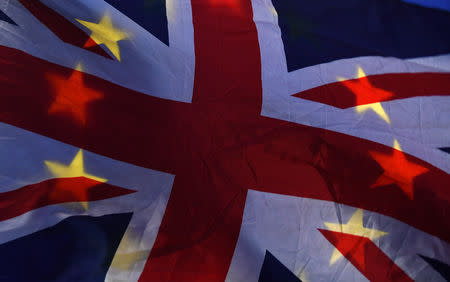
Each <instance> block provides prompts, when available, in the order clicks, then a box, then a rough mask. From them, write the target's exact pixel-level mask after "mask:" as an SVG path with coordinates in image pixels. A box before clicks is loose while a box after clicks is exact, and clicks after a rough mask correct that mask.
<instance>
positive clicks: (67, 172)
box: [44, 150, 107, 210]
mask: <svg viewBox="0 0 450 282" xmlns="http://www.w3.org/2000/svg"><path fill="white" fill-rule="evenodd" d="M44 163H45V164H46V165H47V167H48V169H49V170H50V172H51V173H52V174H53V175H54V176H55V177H57V178H71V177H86V178H89V179H92V180H95V181H98V182H102V183H104V182H106V181H107V179H105V178H100V177H97V176H94V175H91V174H88V173H86V172H85V171H84V164H83V151H82V150H79V151H78V153H77V154H76V156H75V158H74V159H73V160H72V162H71V163H70V165H68V166H66V165H63V164H60V163H57V162H52V161H44ZM71 192H72V193H74V194H76V195H78V199H86V198H87V197H86V196H87V195H86V193H87V190H84V191H71ZM81 205H82V206H83V208H84V209H85V210H87V209H88V204H87V202H86V201H82V202H81Z"/></svg>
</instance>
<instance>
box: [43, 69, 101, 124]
mask: <svg viewBox="0 0 450 282" xmlns="http://www.w3.org/2000/svg"><path fill="white" fill-rule="evenodd" d="M48 81H49V82H50V84H51V85H52V87H53V90H54V93H55V97H54V100H53V102H52V104H51V105H50V107H49V109H48V113H49V114H55V113H59V114H69V115H71V116H72V117H73V118H74V119H75V120H76V121H77V122H79V123H80V124H82V125H84V124H86V118H87V106H88V105H87V104H88V103H90V102H92V101H94V100H98V99H101V98H103V94H101V93H99V92H97V91H95V90H93V89H90V88H89V87H86V86H85V85H84V82H83V73H82V72H80V71H78V70H74V71H73V73H72V74H71V75H70V77H69V78H65V77H63V76H61V75H54V74H49V75H48Z"/></svg>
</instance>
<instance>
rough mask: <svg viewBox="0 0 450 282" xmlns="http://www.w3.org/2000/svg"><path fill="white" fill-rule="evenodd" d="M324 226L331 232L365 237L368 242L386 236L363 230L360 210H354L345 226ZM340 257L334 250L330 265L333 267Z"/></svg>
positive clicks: (375, 231) (336, 250)
mask: <svg viewBox="0 0 450 282" xmlns="http://www.w3.org/2000/svg"><path fill="white" fill-rule="evenodd" d="M324 224H325V226H326V227H327V228H328V229H329V230H331V231H334V232H341V233H347V234H351V235H355V236H361V237H366V238H369V239H370V240H374V239H376V238H378V237H381V236H384V235H387V234H388V233H386V232H383V231H380V230H376V229H370V228H365V227H364V226H363V211H362V210H361V209H358V210H356V212H355V213H354V214H353V215H352V217H351V218H350V220H349V221H348V222H347V223H346V224H341V223H329V222H325V223H324ZM341 257H342V254H341V252H339V250H338V249H334V251H333V254H332V255H331V259H330V265H333V264H334V263H335V262H336V261H337V260H339V259H340V258H341Z"/></svg>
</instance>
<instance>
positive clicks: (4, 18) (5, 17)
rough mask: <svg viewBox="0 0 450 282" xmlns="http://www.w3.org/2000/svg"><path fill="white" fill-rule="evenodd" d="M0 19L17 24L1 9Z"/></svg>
mask: <svg viewBox="0 0 450 282" xmlns="http://www.w3.org/2000/svg"><path fill="white" fill-rule="evenodd" d="M0 21H4V22H7V23H10V24H13V25H17V24H16V23H15V22H14V21H13V20H11V18H10V17H8V16H7V15H6V14H5V13H3V11H2V10H0Z"/></svg>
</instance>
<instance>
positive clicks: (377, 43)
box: [272, 0, 450, 71]
mask: <svg viewBox="0 0 450 282" xmlns="http://www.w3.org/2000/svg"><path fill="white" fill-rule="evenodd" d="M272 2H273V4H274V6H275V8H276V10H277V13H278V22H279V26H280V28H281V32H282V40H283V44H284V49H285V52H286V59H287V65H288V70H289V71H292V70H296V69H300V68H303V67H307V66H312V65H317V64H320V63H326V62H330V61H334V60H338V59H344V58H352V57H359V56H372V55H375V56H393V57H398V58H414V57H423V56H432V55H438V54H446V53H449V52H450V36H449V35H448V34H449V33H448V27H449V26H450V13H449V12H447V11H443V10H438V9H431V8H425V7H422V6H418V5H413V4H409V3H406V2H403V1H400V0H340V1H334V0H322V1H317V0H302V1H286V0H272Z"/></svg>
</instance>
